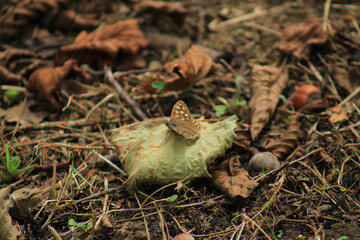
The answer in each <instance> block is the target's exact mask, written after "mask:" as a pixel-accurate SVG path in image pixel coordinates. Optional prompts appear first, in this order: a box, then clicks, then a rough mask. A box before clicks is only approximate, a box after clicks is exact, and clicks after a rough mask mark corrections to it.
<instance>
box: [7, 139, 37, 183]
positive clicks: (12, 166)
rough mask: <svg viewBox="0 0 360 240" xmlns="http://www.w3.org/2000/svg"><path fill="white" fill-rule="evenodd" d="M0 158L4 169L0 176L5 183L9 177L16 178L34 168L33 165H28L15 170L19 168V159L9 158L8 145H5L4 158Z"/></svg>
mask: <svg viewBox="0 0 360 240" xmlns="http://www.w3.org/2000/svg"><path fill="white" fill-rule="evenodd" d="M0 157H1V160H2V162H3V164H4V166H5V169H6V173H1V172H0V176H1V177H2V178H3V179H4V180H5V181H8V180H9V179H10V178H11V177H16V176H17V175H19V174H21V173H23V172H25V171H28V170H30V169H32V168H33V167H34V165H30V166H27V167H25V168H23V169H20V170H17V169H18V167H19V166H20V158H19V157H18V156H15V157H13V158H11V157H10V153H9V145H8V144H6V145H5V158H4V157H3V156H0Z"/></svg>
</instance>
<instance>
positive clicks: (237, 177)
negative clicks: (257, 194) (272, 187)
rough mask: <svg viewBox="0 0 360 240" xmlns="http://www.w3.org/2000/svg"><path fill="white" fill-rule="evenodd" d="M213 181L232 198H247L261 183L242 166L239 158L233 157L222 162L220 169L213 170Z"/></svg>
mask: <svg viewBox="0 0 360 240" xmlns="http://www.w3.org/2000/svg"><path fill="white" fill-rule="evenodd" d="M212 181H213V183H214V185H215V187H216V188H217V189H219V190H220V191H222V192H223V193H225V194H226V195H228V196H229V197H230V198H235V197H237V196H241V197H243V198H247V197H248V196H250V194H251V193H252V191H253V190H254V189H255V188H256V187H257V186H258V185H259V183H257V182H256V181H255V180H254V179H253V178H252V177H250V176H249V173H248V172H247V171H246V170H245V169H244V168H242V167H241V164H240V161H239V159H235V158H231V159H230V160H226V161H224V162H222V163H221V166H220V170H215V171H214V172H212Z"/></svg>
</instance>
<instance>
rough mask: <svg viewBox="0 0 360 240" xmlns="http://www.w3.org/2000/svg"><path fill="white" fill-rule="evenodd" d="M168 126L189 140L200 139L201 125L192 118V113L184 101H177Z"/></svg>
mask: <svg viewBox="0 0 360 240" xmlns="http://www.w3.org/2000/svg"><path fill="white" fill-rule="evenodd" d="M166 125H167V126H168V127H169V128H170V129H171V130H173V131H174V132H176V133H177V134H179V135H181V136H183V137H184V138H187V139H198V138H199V137H200V134H199V130H200V124H199V123H198V122H196V120H195V119H194V118H193V117H192V116H191V114H190V111H189V109H188V107H187V106H186V104H185V103H184V102H183V101H181V100H180V101H177V102H176V103H175V105H174V107H173V109H172V112H171V116H170V121H169V122H168V123H166Z"/></svg>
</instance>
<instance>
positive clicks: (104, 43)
mask: <svg viewBox="0 0 360 240" xmlns="http://www.w3.org/2000/svg"><path fill="white" fill-rule="evenodd" d="M147 45H148V41H147V40H146V39H145V37H144V34H143V32H142V31H141V30H140V27H139V25H138V21H137V20H136V19H128V20H125V21H119V22H117V23H115V24H113V25H109V26H105V27H103V28H99V29H97V30H95V31H94V32H92V33H87V32H85V31H83V32H81V33H80V34H79V35H78V36H77V37H76V39H75V42H74V43H73V44H70V45H66V46H63V47H61V48H60V50H59V51H58V53H57V56H56V61H57V63H61V62H63V61H64V60H66V59H69V58H72V59H76V60H78V62H79V63H86V64H90V65H96V64H97V66H98V67H102V66H104V65H112V64H114V63H115V60H122V61H124V62H130V61H134V60H137V61H134V64H138V65H139V63H140V62H141V61H139V59H137V58H136V55H137V53H138V52H139V51H140V50H141V49H142V48H145V47H146V46H147ZM120 58H121V59H120ZM127 64H129V63H127ZM140 65H141V64H140ZM138 67H142V66H138Z"/></svg>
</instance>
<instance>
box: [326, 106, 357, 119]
mask: <svg viewBox="0 0 360 240" xmlns="http://www.w3.org/2000/svg"><path fill="white" fill-rule="evenodd" d="M351 112H352V107H351V106H350V105H348V104H345V105H340V104H339V105H336V106H335V107H332V108H331V109H330V118H329V120H330V122H332V123H337V122H341V121H344V120H347V119H349V116H348V115H349V114H350V113H351Z"/></svg>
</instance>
